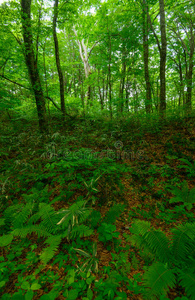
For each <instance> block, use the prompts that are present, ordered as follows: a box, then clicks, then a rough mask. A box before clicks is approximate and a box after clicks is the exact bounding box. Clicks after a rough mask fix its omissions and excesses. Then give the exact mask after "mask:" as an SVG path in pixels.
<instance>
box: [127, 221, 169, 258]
mask: <svg viewBox="0 0 195 300" xmlns="http://www.w3.org/2000/svg"><path fill="white" fill-rule="evenodd" d="M131 232H132V233H133V236H132V238H131V241H132V242H133V244H134V245H136V246H138V247H139V248H141V249H144V251H145V252H146V253H152V254H153V255H155V256H157V258H158V259H159V260H160V261H161V262H167V261H168V260H169V257H170V250H169V240H168V238H167V237H166V235H165V234H164V233H163V232H162V231H160V230H155V229H154V228H152V227H151V226H150V222H147V221H140V220H138V221H136V222H135V223H134V224H133V226H132V229H131Z"/></svg>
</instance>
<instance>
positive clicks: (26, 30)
mask: <svg viewBox="0 0 195 300" xmlns="http://www.w3.org/2000/svg"><path fill="white" fill-rule="evenodd" d="M21 16H22V29H23V39H24V48H25V52H24V56H25V61H26V66H27V68H28V74H29V77H30V82H31V85H32V89H33V92H34V95H35V100H36V107H37V113H38V119H39V128H40V131H41V132H42V133H44V132H47V131H48V126H47V120H46V108H45V99H44V95H43V90H42V86H41V81H40V77H39V72H38V67H37V64H36V58H35V53H34V49H33V38H32V31H31V0H21Z"/></svg>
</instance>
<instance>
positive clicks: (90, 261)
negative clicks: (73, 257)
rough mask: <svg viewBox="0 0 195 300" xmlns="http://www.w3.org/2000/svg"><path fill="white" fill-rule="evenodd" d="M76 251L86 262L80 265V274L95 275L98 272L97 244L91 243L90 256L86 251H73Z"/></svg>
mask: <svg viewBox="0 0 195 300" xmlns="http://www.w3.org/2000/svg"><path fill="white" fill-rule="evenodd" d="M74 250H76V251H77V252H78V253H79V254H81V255H83V256H84V257H86V258H87V260H86V261H85V263H84V264H83V265H82V267H81V268H80V271H81V272H85V273H88V272H91V271H93V272H95V273H97V271H98V261H97V258H96V256H97V243H96V242H95V243H93V252H92V255H91V254H90V253H87V252H86V251H83V250H81V249H76V248H75V249H74Z"/></svg>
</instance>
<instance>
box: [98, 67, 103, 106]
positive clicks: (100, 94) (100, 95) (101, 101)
mask: <svg viewBox="0 0 195 300" xmlns="http://www.w3.org/2000/svg"><path fill="white" fill-rule="evenodd" d="M98 90H99V97H100V103H101V110H103V109H104V102H103V94H102V93H101V87H100V70H99V69H98Z"/></svg>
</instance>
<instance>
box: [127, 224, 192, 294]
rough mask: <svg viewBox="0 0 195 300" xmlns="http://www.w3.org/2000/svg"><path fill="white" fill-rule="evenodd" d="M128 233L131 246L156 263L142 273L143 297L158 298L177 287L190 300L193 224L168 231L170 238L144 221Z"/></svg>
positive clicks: (134, 225)
mask: <svg viewBox="0 0 195 300" xmlns="http://www.w3.org/2000/svg"><path fill="white" fill-rule="evenodd" d="M131 232H132V233H133V236H132V237H131V238H130V240H132V242H133V244H135V245H137V246H138V247H139V248H142V249H144V250H145V251H146V252H147V253H151V254H153V255H154V256H155V257H156V260H158V261H157V262H156V261H154V262H153V264H152V265H151V266H150V267H149V268H148V270H147V271H146V272H145V274H144V286H145V287H146V294H145V296H146V298H147V299H156V298H157V299H159V297H160V295H166V293H167V291H168V289H169V288H172V287H174V285H175V284H180V285H182V287H183V288H185V291H186V293H187V295H188V296H189V297H191V298H190V299H194V298H193V297H194V295H195V291H194V286H195V223H193V224H192V223H187V224H185V225H180V226H177V227H176V228H174V229H172V231H171V232H172V236H171V238H170V239H168V238H167V237H166V236H165V234H164V233H163V232H162V231H160V230H155V229H154V228H151V226H150V223H149V222H145V221H136V222H135V223H134V224H133V226H132V229H131Z"/></svg>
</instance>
